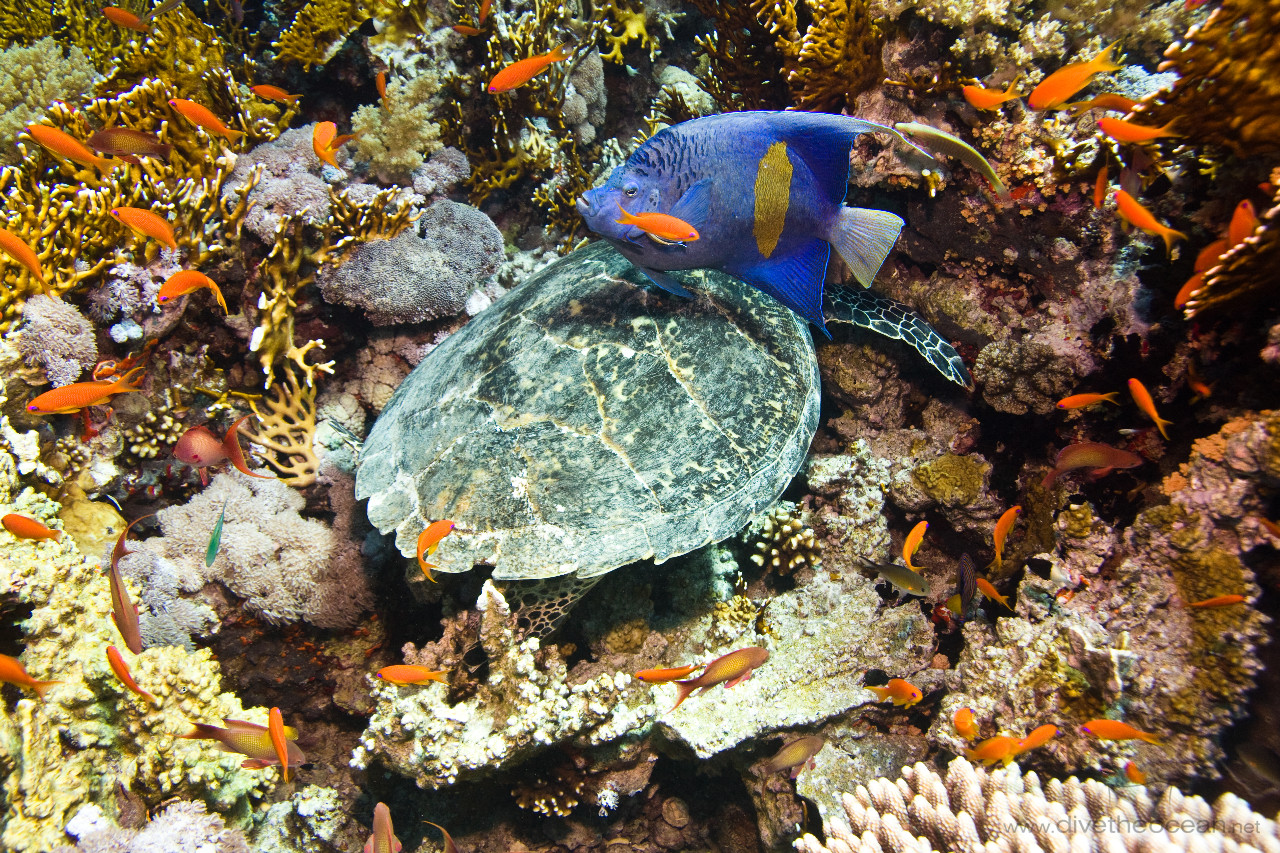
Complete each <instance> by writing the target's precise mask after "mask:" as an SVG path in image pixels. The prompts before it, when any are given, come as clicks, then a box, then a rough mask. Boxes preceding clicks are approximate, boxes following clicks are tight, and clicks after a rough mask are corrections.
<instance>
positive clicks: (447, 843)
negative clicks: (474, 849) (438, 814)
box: [365, 820, 458, 853]
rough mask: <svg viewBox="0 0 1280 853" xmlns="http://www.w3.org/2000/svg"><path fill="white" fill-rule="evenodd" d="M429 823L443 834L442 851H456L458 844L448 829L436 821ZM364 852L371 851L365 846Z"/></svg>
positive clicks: (445, 852)
mask: <svg viewBox="0 0 1280 853" xmlns="http://www.w3.org/2000/svg"><path fill="white" fill-rule="evenodd" d="M423 823H431V821H429V820H424V821H423ZM431 825H432V826H434V827H435V828H436V829H438V830H440V834H441V835H443V836H444V853H458V845H456V844H454V843H453V836H452V835H450V834H449V831H448V830H447V829H445V828H444V827H443V826H441V825H440V824H438V823H431ZM397 843H399V842H397ZM397 849H399V848H397ZM365 853H372V851H371V850H369V848H368V847H367V846H366V847H365Z"/></svg>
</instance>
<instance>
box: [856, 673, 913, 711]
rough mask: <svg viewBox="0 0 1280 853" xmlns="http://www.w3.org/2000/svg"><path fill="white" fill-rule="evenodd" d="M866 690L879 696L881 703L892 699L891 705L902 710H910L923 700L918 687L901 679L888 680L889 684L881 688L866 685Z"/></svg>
mask: <svg viewBox="0 0 1280 853" xmlns="http://www.w3.org/2000/svg"><path fill="white" fill-rule="evenodd" d="M867 689H868V690H870V691H871V692H872V693H874V694H876V695H877V696H879V697H880V701H881V702H883V701H885V700H886V699H892V700H893V704H895V705H898V706H901V707H903V708H910V707H911V706H912V705H914V704H916V703H917V702H919V701H920V700H921V699H923V698H924V693H923V692H921V690H920V688H919V687H916V686H915V685H914V684H912V683H911V682H910V681H907V680H905V679H902V678H890V679H889V683H888V684H886V685H885V686H883V687H872V686H871V685H867Z"/></svg>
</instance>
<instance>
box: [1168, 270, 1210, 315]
mask: <svg viewBox="0 0 1280 853" xmlns="http://www.w3.org/2000/svg"><path fill="white" fill-rule="evenodd" d="M1203 287H1204V273H1203V272H1195V273H1192V274H1191V278H1189V279H1187V282H1186V284H1184V285H1182V287H1180V288H1178V292H1177V293H1175V294H1174V296H1173V307H1174V308H1181V307H1182V306H1183V305H1186V304H1187V303H1188V302H1190V301H1191V298H1192V297H1193V296H1195V295H1196V294H1197V293H1199V292H1200V289H1201V288H1203Z"/></svg>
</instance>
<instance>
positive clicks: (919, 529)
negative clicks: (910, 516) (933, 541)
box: [902, 521, 929, 572]
mask: <svg viewBox="0 0 1280 853" xmlns="http://www.w3.org/2000/svg"><path fill="white" fill-rule="evenodd" d="M928 529H929V522H927V521H922V522H920V523H919V524H917V525H916V526H915V527H913V528H911V532H910V533H908V534H907V538H906V539H905V540H904V541H903V543H902V562H904V563H906V564H907V568H908V569H910V570H911V571H913V572H919V571H920V567H919V566H915V565H912V563H911V558H912V557H914V556H915V554H916V551H918V550H920V543H921V542H923V541H924V532H925V531H926V530H928Z"/></svg>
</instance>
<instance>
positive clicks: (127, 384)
mask: <svg viewBox="0 0 1280 853" xmlns="http://www.w3.org/2000/svg"><path fill="white" fill-rule="evenodd" d="M145 369H146V368H144V367H135V368H134V369H133V370H130V371H129V372H128V373H126V374H125V375H124V376H121V377H120V378H119V379H117V380H115V381H114V382H106V381H102V382H72V383H71V384H70V385H63V386H62V387H61V388H54V389H53V390H52V391H45V392H44V393H43V394H40V395H39V396H37V397H36V398H35V399H33V400H32V401H31V402H30V403H27V411H28V412H31V413H32V414H36V415H68V414H71V413H72V412H78V411H80V410H81V409H85V408H88V407H89V406H100V405H102V404H103V403H105V402H106V401H107V400H109V399H111V398H112V397H114V396H115V395H116V394H128V393H130V392H132V391H140V390H142V389H141V388H139V387H138V386H137V385H134V384H133V382H134V374H136V373H141V372H142V371H143V370H145Z"/></svg>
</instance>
